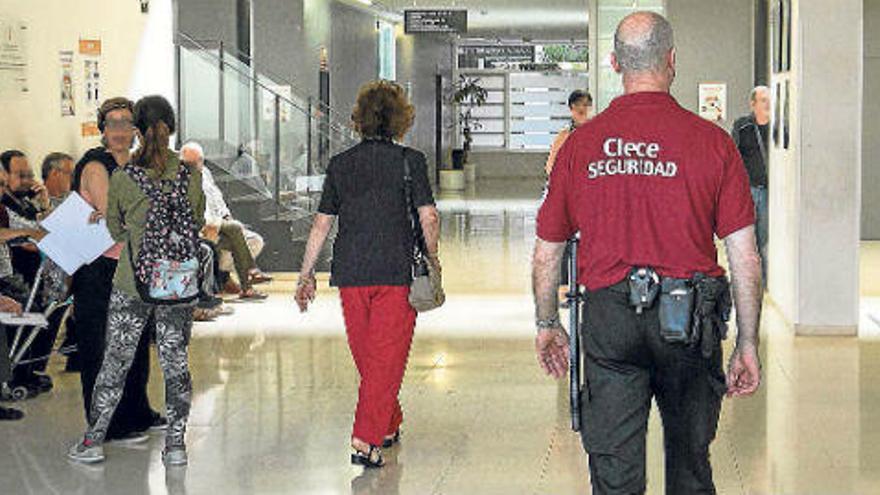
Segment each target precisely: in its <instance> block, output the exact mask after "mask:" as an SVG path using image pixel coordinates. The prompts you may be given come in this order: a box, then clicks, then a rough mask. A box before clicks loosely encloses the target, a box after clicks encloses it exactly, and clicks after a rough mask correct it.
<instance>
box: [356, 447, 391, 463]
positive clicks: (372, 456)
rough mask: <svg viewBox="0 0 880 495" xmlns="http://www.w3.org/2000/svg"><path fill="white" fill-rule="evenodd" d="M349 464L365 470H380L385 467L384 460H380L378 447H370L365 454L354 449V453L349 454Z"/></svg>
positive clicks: (380, 454) (380, 455) (380, 452)
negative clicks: (362, 467)
mask: <svg viewBox="0 0 880 495" xmlns="http://www.w3.org/2000/svg"><path fill="white" fill-rule="evenodd" d="M351 463H352V464H354V465H359V466H364V467H366V468H380V467H382V466H384V465H385V459H383V458H382V451H381V450H380V449H379V447H377V446H375V445H370V450H369V452H366V453H364V452H361V451H359V450H357V449H355V453H354V454H351Z"/></svg>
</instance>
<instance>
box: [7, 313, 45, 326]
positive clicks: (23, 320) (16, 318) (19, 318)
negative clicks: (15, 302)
mask: <svg viewBox="0 0 880 495" xmlns="http://www.w3.org/2000/svg"><path fill="white" fill-rule="evenodd" d="M0 323H2V324H4V325H6V326H10V327H18V326H22V325H24V326H29V327H47V326H49V321H48V320H46V317H45V316H43V313H22V314H20V315H17V314H15V313H0Z"/></svg>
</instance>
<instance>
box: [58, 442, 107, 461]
mask: <svg viewBox="0 0 880 495" xmlns="http://www.w3.org/2000/svg"><path fill="white" fill-rule="evenodd" d="M67 458H68V459H70V460H72V461H76V462H82V463H85V464H94V463H96V462H104V459H105V457H104V447H103V446H102V445H98V444H95V443H93V442H91V441H89V440H86V439H82V440H80V441H79V442H77V443H76V445H74V446H73V447H71V448H70V450H68V451H67Z"/></svg>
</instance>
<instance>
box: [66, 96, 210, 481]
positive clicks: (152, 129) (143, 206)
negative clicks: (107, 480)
mask: <svg viewBox="0 0 880 495" xmlns="http://www.w3.org/2000/svg"><path fill="white" fill-rule="evenodd" d="M174 120H175V119H174V110H173V109H172V108H171V105H170V104H169V103H168V102H167V101H166V100H165V99H164V98H162V97H159V96H150V97H146V98H143V99H142V100H141V101H139V102H138V103H137V105H135V109H134V121H135V126H136V127H137V128H138V130H139V132H140V142H141V143H142V144H141V147H140V149H139V150H138V151H137V152H136V153H135V155H134V157H133V159H132V163H130V164H128V165H126V166H125V167H123V168H121V169H118V170H117V171H116V172H114V174H113V177H112V178H111V179H110V191H109V194H108V199H107V213H106V217H107V227H108V229H109V230H110V234H111V235H112V237H113V240H115V241H117V242H120V243H123V244H124V246H125V247H124V248H123V251H122V253H121V255H120V258H119V265H118V266H117V269H116V275H115V277H114V279H113V292H112V294H111V296H110V312H109V316H108V318H107V346H106V352H105V354H104V362H103V364H102V366H101V372H100V373H99V374H98V379H97V381H96V383H95V390H94V393H93V400H92V410H91V412H90V414H89V428H88V430H87V431H86V433H85V436H84V438H83V440H81V441H80V442H78V443H77V444H76V445H74V446H73V447H71V449H70V451H69V452H68V457H70V458H71V459H73V460H75V461H79V462H89V463H92V462H101V461H103V460H104V449H103V446H102V445H103V442H104V438H105V436H106V434H107V427H108V425H109V423H110V420H111V418H112V416H113V412H114V411H115V409H116V406H117V404H118V403H119V399H120V397H121V395H122V391H123V388H124V385H125V379H126V375H127V373H128V370H129V368H130V367H131V363H132V361H133V359H134V354H135V350H136V349H137V344H138V341H139V340H140V335H141V332H143V330H144V327H145V326H146V323H147V321H148V320H149V319H150V317H151V316H152V317H154V318H155V321H156V340H157V345H158V351H159V362H160V364H161V366H162V372H163V374H164V376H165V403H166V408H167V415H168V429H167V432H166V437H165V450H164V451H163V453H162V460H163V461H164V462H165V464H166V465H167V466H173V465H184V464H186V463H187V456H186V447H185V444H184V434H185V432H186V422H187V418H188V416H189V409H190V403H191V401H192V380H191V377H190V372H189V365H188V357H187V341H188V339H189V334H190V330H191V328H192V314H193V313H192V304H170V305H169V304H152V303H150V302H146V301H144V299H143V298H142V297H141V296H140V295H139V291H138V287H137V284H136V279H135V277H136V276H139V275H138V273H140V272H139V271H138V270H137V267H136V266H133V260H138V259H139V255H140V254H141V253H140V251H141V247H142V245H143V243H142V241H143V239H144V234H145V233H147V234H148V235H151V236H152V237H150V239H151V240H152V241H154V242H155V239H157V238H161V237H162V235H164V234H165V232H164V231H165V230H166V229H168V230H169V231H171V232H172V234H170V235H169V237H170V238H172V239H174V234H175V233H178V232H180V231H181V229H178V228H177V226H178V225H180V224H183V225H185V227H184V228H183V231H187V229H194V232H198V231H199V230H200V229H201V227H202V225H201V224H202V223H203V222H204V211H205V196H204V193H203V192H202V187H201V184H202V177H201V174H200V173H199V172H198V171H197V170H189V171H187V170H181V168H180V167H182V166H183V165H181V163H180V161H179V160H178V158H177V155H176V154H175V153H174V152H172V151H171V150H169V149H168V143H169V139H170V135H171V134H172V133H173V132H174ZM130 167H142V169H143V170H144V172H145V174H141V173H139V172H138V171H137V170H136V169H131V170H129V168H130ZM187 175H188V182H187V185H188V187H187V188H186V194H185V196H186V198H187V199H188V201H187V200H186V199H184V198H183V196H184V195H182V194H175V193H174V191H175V187H177V188H178V189H177V190H180V189H179V188H180V187H182V186H183V181H186V179H187ZM135 177H138V180H139V181H141V184H138V183H137V182H136V180H135ZM150 181H153V182H150ZM144 183H148V185H151V186H150V187H154V186H156V185H158V186H159V187H160V188H161V190H159V191H158V192H154V193H152V194H153V195H152V197H153V198H156V197H160V198H163V201H161V205H164V206H167V205H170V204H175V205H183V206H184V208H180V209H177V208H175V209H168V208H164V209H163V208H162V207H156V208H157V209H156V210H155V211H154V212H153V213H152V215H153V217H152V218H153V220H154V221H155V222H156V223H155V225H159V226H161V227H162V229H161V230H162V232H161V235H159V234H158V233H157V232H156V231H155V228H154V229H153V231H152V232H151V231H150V229H148V227H147V226H148V213H150V212H151V208H153V206H154V202H153V201H151V199H150V198H149V197H148V196H147V195H146V194H145V192H144V190H143V187H142V185H143V184H144ZM151 190H152V189H151ZM157 195H158V196H157ZM166 198H170V199H167V202H166ZM172 202H173V203H172ZM187 207H188V208H187ZM187 210H188V211H187ZM185 233H188V232H185ZM178 237H186V235H184V236H179V235H178ZM166 242H174V243H177V242H178V240H177V239H174V240H172V241H166ZM153 245H154V246H155V244H153ZM177 245H178V244H175V246H177ZM180 245H186V239H184V241H182V242H180ZM178 261H179V260H178ZM139 266H143V264H142V263H141V264H140V265H139ZM139 278H140V280H144V277H143V275H142V274H141V275H140V276H139Z"/></svg>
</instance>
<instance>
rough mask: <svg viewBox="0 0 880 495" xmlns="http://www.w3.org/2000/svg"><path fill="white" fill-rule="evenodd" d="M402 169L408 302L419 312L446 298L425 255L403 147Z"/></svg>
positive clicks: (435, 271) (424, 246)
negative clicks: (409, 251)
mask: <svg viewBox="0 0 880 495" xmlns="http://www.w3.org/2000/svg"><path fill="white" fill-rule="evenodd" d="M403 173H404V175H403V188H404V192H405V194H406V209H407V213H408V215H409V217H410V223H411V224H412V231H413V259H412V277H413V280H412V283H411V284H410V290H409V304H410V306H412V307H413V309H415V310H416V311H418V312H419V313H424V312H426V311H431V310H432V309H437V308H439V307H440V306H443V303H444V302H446V293H445V292H444V291H443V280H442V277H441V275H440V271H439V270H438V269H437V268H436V267H435V266H434V265H433V264H432V263H430V262H429V261H428V259H427V253H428V248H427V246H426V244H425V234H424V232H423V231H422V224H421V221H420V220H419V212H418V210H417V209H416V208H415V206H414V205H413V199H412V174H411V173H410V166H409V159H407V157H406V150H404V151H403Z"/></svg>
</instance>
